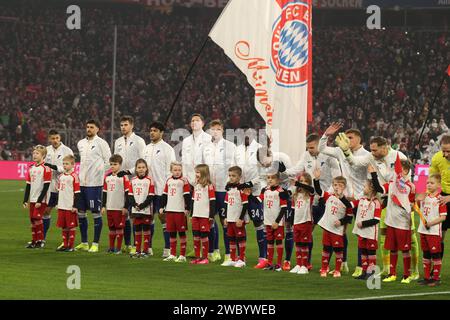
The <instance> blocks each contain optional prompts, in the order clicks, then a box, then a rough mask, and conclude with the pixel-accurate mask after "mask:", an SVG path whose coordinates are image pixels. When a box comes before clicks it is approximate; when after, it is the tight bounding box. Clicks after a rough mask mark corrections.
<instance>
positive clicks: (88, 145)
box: [77, 136, 111, 187]
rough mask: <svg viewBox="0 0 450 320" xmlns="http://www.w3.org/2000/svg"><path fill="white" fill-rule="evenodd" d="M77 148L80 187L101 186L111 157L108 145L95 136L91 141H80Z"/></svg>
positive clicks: (85, 139)
mask: <svg viewBox="0 0 450 320" xmlns="http://www.w3.org/2000/svg"><path fill="white" fill-rule="evenodd" d="M77 147H78V151H79V153H80V185H81V186H82V187H100V186H102V185H103V178H104V176H105V171H106V170H108V169H109V158H110V157H111V150H110V149H109V145H108V143H107V142H106V141H105V140H103V139H102V138H100V137H99V136H95V137H94V138H93V139H91V140H89V139H87V138H84V139H81V140H80V141H78V144H77Z"/></svg>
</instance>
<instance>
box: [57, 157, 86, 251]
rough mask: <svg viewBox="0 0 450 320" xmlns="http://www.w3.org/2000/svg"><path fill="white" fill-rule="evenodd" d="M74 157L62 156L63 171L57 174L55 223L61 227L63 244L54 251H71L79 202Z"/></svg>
mask: <svg viewBox="0 0 450 320" xmlns="http://www.w3.org/2000/svg"><path fill="white" fill-rule="evenodd" d="M74 167H75V157H74V156H73V155H67V156H65V157H64V158H63V169H64V172H63V173H62V174H60V175H59V176H58V180H57V181H58V182H57V188H58V204H57V208H58V221H57V222H56V225H57V226H58V227H59V228H61V229H62V238H63V245H62V246H60V247H58V249H56V251H65V252H73V251H74V248H73V245H74V242H75V233H76V227H77V226H78V214H77V213H78V209H77V208H78V207H79V203H80V179H79V178H78V176H77V174H76V173H75V172H74Z"/></svg>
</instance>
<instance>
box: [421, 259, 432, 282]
mask: <svg viewBox="0 0 450 320" xmlns="http://www.w3.org/2000/svg"><path fill="white" fill-rule="evenodd" d="M422 261H423V273H424V274H423V277H424V279H427V280H429V279H430V277H431V260H430V259H425V258H423V259H422ZM433 272H434V270H433Z"/></svg>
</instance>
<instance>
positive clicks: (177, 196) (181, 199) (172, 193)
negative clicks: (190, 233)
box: [159, 162, 191, 262]
mask: <svg viewBox="0 0 450 320" xmlns="http://www.w3.org/2000/svg"><path fill="white" fill-rule="evenodd" d="M170 172H171V173H172V176H171V177H170V178H169V179H167V181H166V185H165V186H164V191H163V194H162V203H161V209H159V213H160V214H164V215H165V218H166V230H167V232H169V235H170V255H169V256H168V257H167V258H165V259H164V261H175V262H186V230H187V220H186V219H187V216H188V215H189V209H190V206H191V194H190V185H189V181H188V180H187V178H185V177H183V174H182V173H183V166H182V164H181V163H179V162H172V163H171V164H170ZM177 233H178V235H179V236H180V256H179V257H178V258H177Z"/></svg>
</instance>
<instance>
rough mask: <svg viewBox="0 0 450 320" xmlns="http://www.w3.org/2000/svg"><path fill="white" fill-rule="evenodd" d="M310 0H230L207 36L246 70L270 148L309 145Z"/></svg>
mask: <svg viewBox="0 0 450 320" xmlns="http://www.w3.org/2000/svg"><path fill="white" fill-rule="evenodd" d="M311 1H312V0H230V1H229V2H228V5H227V6H226V7H225V9H224V10H223V12H222V14H221V16H220V17H219V19H218V20H217V22H216V24H215V25H214V27H213V28H212V30H211V32H210V34H209V36H210V37H211V39H212V40H213V41H214V42H216V43H217V44H218V45H219V46H220V47H222V48H223V50H224V51H225V53H226V54H227V55H228V57H230V59H231V60H232V61H233V62H234V63H235V64H236V66H237V67H238V68H239V69H240V70H241V71H242V72H243V73H244V74H245V75H246V76H247V80H248V82H249V83H250V84H251V85H252V87H253V88H254V89H255V108H256V110H258V112H259V113H260V114H261V116H262V117H263V119H264V120H265V121H266V128H267V131H268V133H269V135H271V137H272V149H273V150H279V151H282V152H285V153H287V154H288V155H289V156H290V157H291V159H292V160H293V161H296V160H298V159H299V158H300V155H301V154H302V153H303V152H304V151H305V144H306V142H305V141H306V130H307V128H306V126H307V119H308V118H310V117H311V110H312V36H311V35H312V32H311V25H312V24H311V18H312V5H311Z"/></svg>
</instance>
